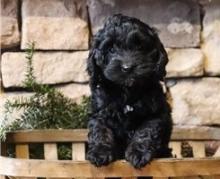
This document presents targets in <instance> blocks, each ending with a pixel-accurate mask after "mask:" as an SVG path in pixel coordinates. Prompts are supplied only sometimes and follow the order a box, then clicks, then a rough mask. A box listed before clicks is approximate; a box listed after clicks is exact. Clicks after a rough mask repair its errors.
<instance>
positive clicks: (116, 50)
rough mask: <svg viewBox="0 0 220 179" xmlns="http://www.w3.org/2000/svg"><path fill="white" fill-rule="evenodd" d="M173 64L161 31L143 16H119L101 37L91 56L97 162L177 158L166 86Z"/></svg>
mask: <svg viewBox="0 0 220 179" xmlns="http://www.w3.org/2000/svg"><path fill="white" fill-rule="evenodd" d="M167 62H168V58H167V54H166V52H165V50H164V47H163V45H162V44H161V42H160V40H159V38H158V36H157V34H156V33H155V31H154V30H153V29H152V28H150V27H149V26H148V25H146V24H144V23H143V22H141V21H139V20H138V19H135V18H131V17H127V16H123V15H120V14H117V15H114V16H112V17H110V18H109V19H108V20H107V21H106V23H105V25H104V28H103V29H101V30H99V32H98V33H97V34H96V35H95V37H94V40H93V44H92V47H91V49H90V54H89V58H88V73H89V75H90V87H91V91H92V114H91V116H90V118H89V124H88V128H89V134H88V153H87V159H88V160H90V162H91V163H92V164H94V165H96V166H97V167H99V166H102V165H108V164H109V163H110V162H112V161H114V160H116V159H121V158H125V159H126V160H127V161H129V162H130V163H131V164H132V165H133V166H134V167H135V168H141V167H143V166H145V165H146V164H148V163H149V162H150V161H151V160H152V159H153V158H154V157H169V156H171V153H170V149H169V148H168V142H169V140H170V135H171V130H172V121H171V116H170V112H171V111H170V107H169V105H168V103H167V102H166V97H165V95H164V93H163V90H162V87H161V85H160V81H162V80H163V78H164V76H165V74H166V71H165V65H166V64H167Z"/></svg>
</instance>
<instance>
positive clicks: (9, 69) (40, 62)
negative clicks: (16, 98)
mask: <svg viewBox="0 0 220 179" xmlns="http://www.w3.org/2000/svg"><path fill="white" fill-rule="evenodd" d="M25 55H26V54H25V53H23V52H7V53H3V55H2V62H1V68H2V70H1V71H2V81H3V86H4V87H5V88H8V87H22V82H23V81H24V79H25V74H26V71H27V70H26V69H27V59H26V58H25ZM87 57H88V51H80V52H35V54H34V56H33V67H34V76H35V77H36V79H37V81H38V82H40V83H43V84H59V83H67V82H79V83H84V82H87V81H88V75H87V72H86V59H87Z"/></svg>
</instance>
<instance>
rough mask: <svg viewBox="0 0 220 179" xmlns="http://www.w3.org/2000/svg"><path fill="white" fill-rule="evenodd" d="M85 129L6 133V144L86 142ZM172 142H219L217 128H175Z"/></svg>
mask: <svg viewBox="0 0 220 179" xmlns="http://www.w3.org/2000/svg"><path fill="white" fill-rule="evenodd" d="M87 133H88V131H87V129H74V130H67V129H66V130H35V131H19V132H12V133H8V135H7V142H8V143H27V142H28V143H31V142H44V143H45V142H54V143H56V142H86V141H87ZM171 138H172V140H219V139H220V133H219V128H214V127H198V128H190V129H189V128H177V127H176V128H175V127H174V129H173V134H172V136H171Z"/></svg>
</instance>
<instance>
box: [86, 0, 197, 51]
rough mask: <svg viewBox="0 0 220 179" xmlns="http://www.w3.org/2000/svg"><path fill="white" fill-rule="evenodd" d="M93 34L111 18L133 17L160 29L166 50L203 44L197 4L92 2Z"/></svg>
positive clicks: (123, 0) (157, 0) (170, 0)
mask: <svg viewBox="0 0 220 179" xmlns="http://www.w3.org/2000/svg"><path fill="white" fill-rule="evenodd" d="M88 6H89V14H90V18H91V25H92V32H93V34H95V33H96V32H97V31H98V29H100V28H101V27H102V26H103V22H104V20H105V19H106V18H107V17H109V16H110V15H113V14H116V13H122V14H124V15H127V16H133V17H136V18H138V19H140V20H141V21H143V22H145V23H147V24H149V25H150V26H152V27H154V28H156V29H157V31H158V33H159V37H160V39H161V40H162V42H163V43H164V45H165V46H166V47H195V46H199V43H200V28H201V27H200V11H199V4H198V3H197V2H196V1H191V0H185V1H179V0H166V1H164V0H148V1H143V0H136V1H127V0H120V1H118V0H111V1H107V0H89V1H88Z"/></svg>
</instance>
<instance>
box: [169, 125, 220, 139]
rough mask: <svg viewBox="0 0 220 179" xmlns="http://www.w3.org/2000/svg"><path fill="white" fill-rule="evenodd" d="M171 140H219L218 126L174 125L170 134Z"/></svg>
mask: <svg viewBox="0 0 220 179" xmlns="http://www.w3.org/2000/svg"><path fill="white" fill-rule="evenodd" d="M171 139H172V140H202V141H203V140H219V139H220V133H219V128H218V127H194V128H188V127H185V128H180V127H174V128H173V133H172V136H171Z"/></svg>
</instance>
